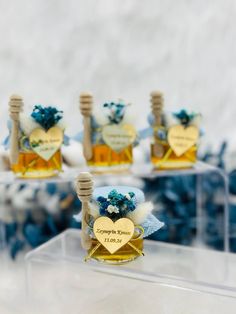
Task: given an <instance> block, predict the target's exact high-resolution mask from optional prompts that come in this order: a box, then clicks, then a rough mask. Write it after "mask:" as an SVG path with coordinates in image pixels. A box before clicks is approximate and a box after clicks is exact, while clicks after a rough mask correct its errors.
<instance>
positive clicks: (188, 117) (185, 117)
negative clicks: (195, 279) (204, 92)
mask: <svg viewBox="0 0 236 314" xmlns="http://www.w3.org/2000/svg"><path fill="white" fill-rule="evenodd" d="M173 115H174V116H175V117H176V118H177V119H178V120H180V123H181V124H182V125H184V126H188V125H189V123H190V122H191V121H192V120H193V119H194V118H195V116H196V114H195V113H191V114H189V113H188V112H187V111H186V110H184V109H182V110H180V112H177V113H174V114H173Z"/></svg>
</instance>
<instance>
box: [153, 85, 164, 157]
mask: <svg viewBox="0 0 236 314" xmlns="http://www.w3.org/2000/svg"><path fill="white" fill-rule="evenodd" d="M163 106H164V100H163V94H162V93H161V92H158V91H154V92H152V93H151V107H152V113H153V115H154V119H155V121H154V125H155V126H156V127H160V126H161V124H162V112H163ZM163 154H164V148H163V145H161V144H160V143H158V141H157V137H156V136H154V155H155V156H156V157H159V158H161V157H162V156H163Z"/></svg>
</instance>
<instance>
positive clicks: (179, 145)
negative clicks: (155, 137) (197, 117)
mask: <svg viewBox="0 0 236 314" xmlns="http://www.w3.org/2000/svg"><path fill="white" fill-rule="evenodd" d="M198 138H199V130H198V128H197V127H196V126H193V125H190V126H188V127H184V126H183V125H175V126H172V127H170V128H169V130H168V135H167V139H168V143H169V145H170V147H171V148H172V149H173V151H174V153H175V154H176V156H177V157H180V156H181V155H183V154H184V153H185V152H186V151H187V150H189V148H191V147H192V146H194V145H195V144H196V143H197V141H198Z"/></svg>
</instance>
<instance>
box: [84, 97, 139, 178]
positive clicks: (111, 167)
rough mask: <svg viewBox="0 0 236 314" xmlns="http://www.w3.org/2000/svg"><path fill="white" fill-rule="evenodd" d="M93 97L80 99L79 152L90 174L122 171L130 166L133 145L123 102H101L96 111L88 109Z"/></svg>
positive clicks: (132, 134)
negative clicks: (80, 140)
mask: <svg viewBox="0 0 236 314" xmlns="http://www.w3.org/2000/svg"><path fill="white" fill-rule="evenodd" d="M92 103H93V97H92V95H90V94H87V93H83V94H81V96H80V110H81V113H82V115H83V120H84V132H83V152H84V157H85V159H86V161H87V164H88V166H89V168H90V170H91V171H93V172H116V171H118V172H122V171H127V170H129V168H130V166H131V165H132V163H133V145H134V143H135V141H136V138H137V133H136V130H135V127H134V126H133V124H132V123H131V121H130V120H129V115H128V114H127V109H128V105H127V104H125V103H124V102H123V101H118V102H110V103H105V104H104V105H103V106H102V107H101V108H100V110H99V111H97V112H93V110H92Z"/></svg>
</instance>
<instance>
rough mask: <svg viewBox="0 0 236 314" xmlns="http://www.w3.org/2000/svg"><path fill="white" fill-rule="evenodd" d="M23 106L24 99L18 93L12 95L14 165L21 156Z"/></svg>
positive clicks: (12, 149) (11, 160) (11, 156)
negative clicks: (20, 117)
mask: <svg viewBox="0 0 236 314" xmlns="http://www.w3.org/2000/svg"><path fill="white" fill-rule="evenodd" d="M22 108H23V100H22V98H21V97H20V96H18V95H12V96H11V97H10V100H9V112H10V117H11V120H12V129H11V135H10V163H11V165H14V164H16V163H17V161H18V157H19V141H18V136H19V113H20V112H21V111H22Z"/></svg>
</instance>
